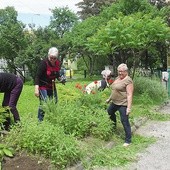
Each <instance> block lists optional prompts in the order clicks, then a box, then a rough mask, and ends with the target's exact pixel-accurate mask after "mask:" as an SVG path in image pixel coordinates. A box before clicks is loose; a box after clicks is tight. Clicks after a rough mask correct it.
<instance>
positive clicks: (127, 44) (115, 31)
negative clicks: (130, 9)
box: [88, 13, 170, 68]
mask: <svg viewBox="0 0 170 170" xmlns="http://www.w3.org/2000/svg"><path fill="white" fill-rule="evenodd" d="M169 39H170V28H169V27H168V25H167V24H166V23H165V21H164V20H163V19H161V18H160V17H156V18H153V17H152V15H151V14H143V13H136V14H132V15H128V16H123V15H122V16H119V18H113V19H112V20H110V21H109V22H108V24H107V26H106V27H102V28H101V29H99V30H98V32H97V34H95V35H94V36H92V37H91V38H89V39H88V42H89V44H88V47H89V49H90V50H91V51H93V52H96V53H101V54H103V55H107V54H110V53H112V54H114V52H115V51H119V52H121V53H120V55H119V56H118V57H116V58H115V60H116V61H119V63H121V62H125V63H128V62H130V61H131V62H132V61H133V63H131V65H133V66H134V68H135V67H136V64H138V65H139V62H140V56H141V55H140V53H141V52H143V51H144V50H146V49H147V50H150V49H152V48H154V47H155V44H156V43H157V42H166V41H167V40H169ZM127 52H129V53H130V54H131V56H133V57H132V58H129V57H128V56H129V55H127Z"/></svg>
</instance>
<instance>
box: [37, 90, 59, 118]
mask: <svg viewBox="0 0 170 170" xmlns="http://www.w3.org/2000/svg"><path fill="white" fill-rule="evenodd" d="M39 92H40V97H39V100H40V105H39V108H38V120H39V121H43V119H44V114H45V112H44V110H43V109H42V104H43V102H47V99H50V100H52V99H53V97H54V100H55V103H57V101H58V95H57V90H55V91H53V90H39Z"/></svg>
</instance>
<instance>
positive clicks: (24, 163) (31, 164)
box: [2, 153, 51, 170]
mask: <svg viewBox="0 0 170 170" xmlns="http://www.w3.org/2000/svg"><path fill="white" fill-rule="evenodd" d="M50 169H51V168H50V163H49V162H47V161H43V160H40V159H38V158H37V157H33V156H29V155H27V154H25V153H22V154H18V155H16V156H15V157H14V158H7V157H6V158H5V159H4V161H3V163H2V170H50Z"/></svg>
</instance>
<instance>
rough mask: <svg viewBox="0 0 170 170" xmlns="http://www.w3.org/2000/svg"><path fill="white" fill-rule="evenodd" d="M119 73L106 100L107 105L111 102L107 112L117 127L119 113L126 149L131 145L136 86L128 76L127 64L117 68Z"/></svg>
mask: <svg viewBox="0 0 170 170" xmlns="http://www.w3.org/2000/svg"><path fill="white" fill-rule="evenodd" d="M117 71H118V77H117V78H116V79H115V81H114V82H113V83H112V85H111V89H112V93H111V95H110V97H109V98H108V99H107V100H106V102H107V103H109V102H111V103H110V106H109V107H108V109H107V111H108V114H109V115H110V118H111V120H112V121H113V122H114V125H115V126H116V114H115V112H116V111H119V113H120V119H121V123H122V125H123V127H124V131H125V143H124V144H123V146H125V147H126V146H128V145H129V144H130V143H131V126H130V122H129V114H130V112H131V107H132V98H133V90H134V86H133V81H132V79H131V78H130V77H129V76H128V67H127V65H126V64H124V63H122V64H120V65H119V66H118V68H117Z"/></svg>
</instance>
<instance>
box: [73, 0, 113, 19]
mask: <svg viewBox="0 0 170 170" xmlns="http://www.w3.org/2000/svg"><path fill="white" fill-rule="evenodd" d="M114 2H115V0H100V1H99V0H83V1H81V2H79V3H77V4H76V6H77V7H78V8H80V9H81V11H78V12H77V14H78V15H79V16H80V18H81V19H82V20H84V19H87V18H88V17H91V16H96V15H99V13H100V12H101V11H102V9H103V7H108V6H109V5H111V4H112V3H114Z"/></svg>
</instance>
